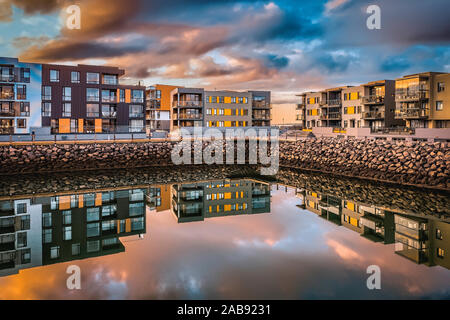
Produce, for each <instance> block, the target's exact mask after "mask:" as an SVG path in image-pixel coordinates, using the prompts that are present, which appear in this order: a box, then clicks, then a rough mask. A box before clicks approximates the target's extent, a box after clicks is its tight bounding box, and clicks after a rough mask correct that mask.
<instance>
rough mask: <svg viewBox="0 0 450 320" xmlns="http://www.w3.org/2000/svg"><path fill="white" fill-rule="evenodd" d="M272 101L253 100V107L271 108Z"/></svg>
mask: <svg viewBox="0 0 450 320" xmlns="http://www.w3.org/2000/svg"><path fill="white" fill-rule="evenodd" d="M269 108H270V103H267V102H264V101H253V109H269Z"/></svg>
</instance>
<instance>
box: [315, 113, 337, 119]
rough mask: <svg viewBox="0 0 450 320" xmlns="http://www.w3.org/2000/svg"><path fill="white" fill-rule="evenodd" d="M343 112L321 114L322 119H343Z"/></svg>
mask: <svg viewBox="0 0 450 320" xmlns="http://www.w3.org/2000/svg"><path fill="white" fill-rule="evenodd" d="M341 119H342V114H340V113H329V114H321V115H320V120H341Z"/></svg>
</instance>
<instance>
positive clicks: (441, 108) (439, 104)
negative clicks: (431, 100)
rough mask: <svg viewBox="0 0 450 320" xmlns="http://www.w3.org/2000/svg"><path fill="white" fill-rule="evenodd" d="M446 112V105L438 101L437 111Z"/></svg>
mask: <svg viewBox="0 0 450 320" xmlns="http://www.w3.org/2000/svg"><path fill="white" fill-rule="evenodd" d="M442 110H444V103H443V102H442V101H436V111H442Z"/></svg>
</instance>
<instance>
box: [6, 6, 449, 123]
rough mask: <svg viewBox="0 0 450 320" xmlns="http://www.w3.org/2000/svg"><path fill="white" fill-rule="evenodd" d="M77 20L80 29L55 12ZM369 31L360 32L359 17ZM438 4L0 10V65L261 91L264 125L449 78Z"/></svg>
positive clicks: (443, 14)
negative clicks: (395, 85)
mask: <svg viewBox="0 0 450 320" xmlns="http://www.w3.org/2000/svg"><path fill="white" fill-rule="evenodd" d="M71 4H77V5H79V7H80V8H81V28H80V29H79V30H69V29H67V28H66V19H67V16H66V13H65V9H66V8H67V7H68V6H69V5H71ZM373 4H376V5H378V6H379V7H380V9H381V29H380V30H369V29H368V28H367V26H366V20H367V19H368V17H369V16H370V14H368V13H367V12H366V10H367V7H368V6H369V5H373ZM449 13H450V9H449V6H448V0H430V1H423V0H396V1H391V0H303V1H299V0H296V1H293V0H290V1H289V0H274V1H251V0H237V1H233V0H218V1H212V0H208V1H206V0H191V1H185V0H164V1H162V0H126V1H123V0H78V1H73V0H0V48H1V49H0V50H1V52H0V56H10V57H19V58H20V59H22V60H24V61H26V62H46V63H71V64H76V63H84V64H105V65H114V66H119V67H122V68H124V69H125V71H126V76H127V77H130V78H133V79H139V80H144V83H145V84H146V85H151V84H156V83H161V84H172V85H182V86H191V87H205V88H207V89H212V90H213V89H217V90H221V89H228V90H271V91H272V100H273V104H274V109H273V113H274V114H273V117H274V122H275V123H282V122H285V123H289V119H293V117H294V116H293V114H294V104H295V103H296V99H297V98H296V96H295V95H296V94H298V93H300V92H303V91H313V90H321V89H324V88H327V87H335V86H340V85H359V84H361V83H365V82H368V81H374V80H382V79H395V78H398V77H401V76H403V75H407V74H412V73H417V72H424V71H441V72H449V70H450V50H449V49H450V33H449V32H448V30H450V19H448V15H449Z"/></svg>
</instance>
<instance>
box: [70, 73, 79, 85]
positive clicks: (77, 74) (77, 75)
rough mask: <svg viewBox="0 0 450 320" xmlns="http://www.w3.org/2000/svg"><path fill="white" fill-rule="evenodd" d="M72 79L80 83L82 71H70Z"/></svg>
mask: <svg viewBox="0 0 450 320" xmlns="http://www.w3.org/2000/svg"><path fill="white" fill-rule="evenodd" d="M70 81H71V82H72V83H80V73H79V72H78V71H72V72H71V73H70Z"/></svg>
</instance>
